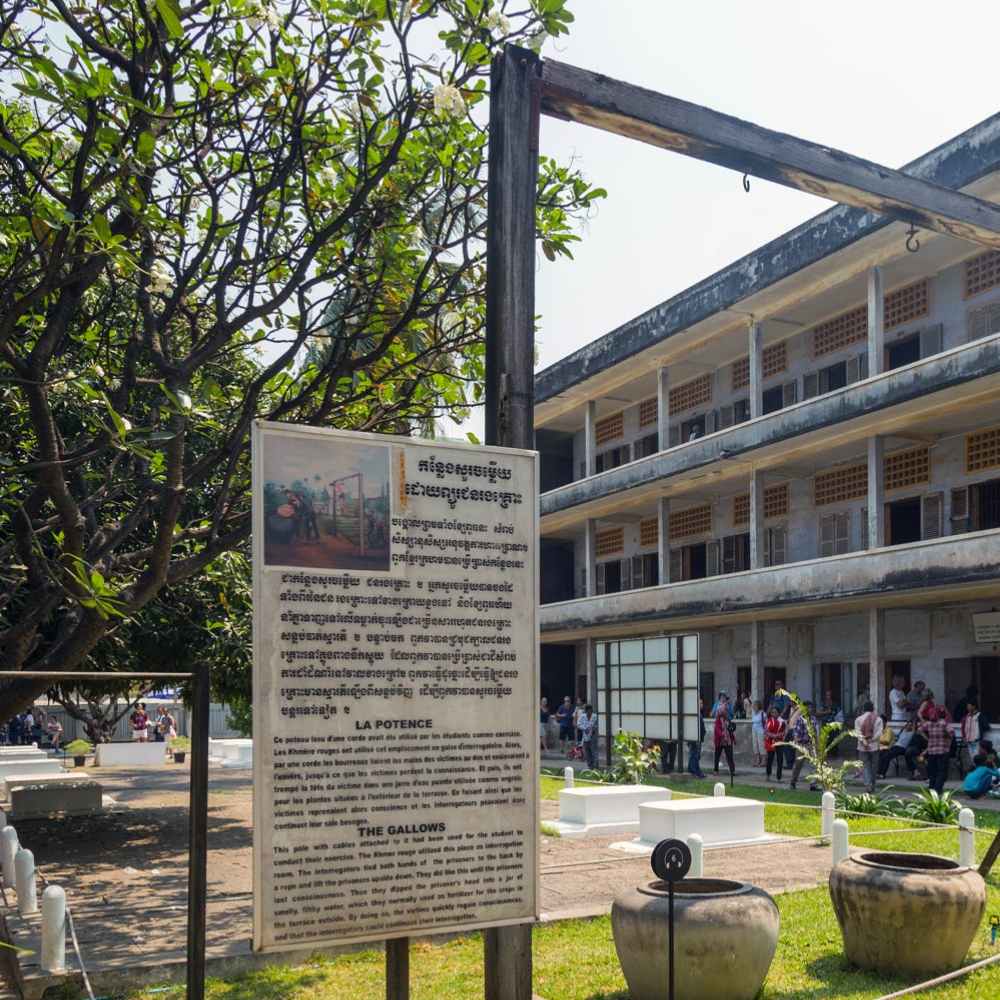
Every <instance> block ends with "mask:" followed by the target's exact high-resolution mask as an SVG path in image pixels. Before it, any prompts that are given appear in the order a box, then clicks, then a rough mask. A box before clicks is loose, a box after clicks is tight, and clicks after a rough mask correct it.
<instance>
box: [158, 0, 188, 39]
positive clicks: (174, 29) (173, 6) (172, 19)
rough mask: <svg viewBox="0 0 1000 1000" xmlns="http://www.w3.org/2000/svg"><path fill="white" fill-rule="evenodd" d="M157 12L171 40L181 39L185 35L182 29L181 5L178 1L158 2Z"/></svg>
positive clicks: (166, 0) (160, 0)
mask: <svg viewBox="0 0 1000 1000" xmlns="http://www.w3.org/2000/svg"><path fill="white" fill-rule="evenodd" d="M156 10H157V13H158V14H159V15H160V17H161V19H162V20H163V24H164V26H165V27H166V29H167V31H168V32H169V34H170V37H171V38H180V37H181V35H183V34H184V29H183V28H182V27H181V5H180V3H178V0H156Z"/></svg>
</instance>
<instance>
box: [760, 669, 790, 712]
mask: <svg viewBox="0 0 1000 1000" xmlns="http://www.w3.org/2000/svg"><path fill="white" fill-rule="evenodd" d="M775 681H778V682H779V683H780V684H781V686H782V687H783V688H786V689H787V687H788V671H787V670H786V669H785V668H784V667H764V707H765V708H768V707H769V706H770V704H771V698H772V697H774V682H775Z"/></svg>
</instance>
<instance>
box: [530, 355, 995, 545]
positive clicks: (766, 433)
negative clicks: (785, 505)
mask: <svg viewBox="0 0 1000 1000" xmlns="http://www.w3.org/2000/svg"><path fill="white" fill-rule="evenodd" d="M998 390H1000V335H995V336H990V337H987V338H984V339H982V340H977V341H975V342H973V343H969V344H963V345H961V346H959V347H955V348H951V349H949V350H947V351H944V352H942V353H940V354H935V355H933V356H931V357H928V358H925V359H923V360H920V361H916V362H913V363H911V364H908V365H905V366H904V367H901V368H897V369H894V370H892V371H889V372H885V373H882V374H880V375H876V376H874V377H872V378H868V379H865V380H864V381H861V382H856V383H853V384H851V385H848V386H845V387H844V388H842V389H838V390H836V391H834V392H830V393H828V394H826V395H823V396H819V397H816V398H814V399H809V400H805V401H803V402H801V403H796V404H794V405H792V406H789V407H787V408H785V409H782V410H778V411H776V412H774V413H769V414H766V415H764V416H761V417H757V418H755V419H753V420H750V421H747V422H745V423H740V424H736V425H735V426H733V427H729V428H726V429H725V430H722V431H717V432H715V433H713V434H709V435H707V436H706V437H703V438H698V439H696V440H694V441H689V442H687V443H686V444H682V445H678V446H676V447H674V448H670V449H667V450H666V451H660V452H657V453H655V454H653V455H650V456H648V457H646V458H642V459H639V460H637V461H633V462H630V463H628V464H627V465H622V466H619V467H618V468H615V469H611V470H609V471H607V472H603V473H600V474H598V475H594V476H590V477H587V478H586V479H580V480H577V481H575V482H572V483H567V484H566V485H564V486H560V487H558V488H556V489H552V490H549V491H548V492H545V493H543V494H542V496H541V498H540V515H541V531H542V534H543V535H545V534H551V533H554V532H558V531H560V530H564V529H565V528H567V527H570V526H572V525H573V524H578V523H579V522H580V521H582V520H584V519H587V518H601V517H602V516H605V515H607V514H611V513H614V512H615V511H617V510H620V509H622V508H623V507H627V506H630V505H631V506H635V505H637V504H641V503H642V502H643V501H644V500H651V499H652V498H654V497H656V496H660V495H664V494H665V492H666V490H665V486H666V485H667V484H666V481H667V480H669V481H670V482H669V488H670V490H671V491H674V490H679V491H683V490H685V489H691V488H697V486H698V480H704V478H705V477H706V476H707V475H711V476H712V477H713V483H714V484H715V485H718V484H721V483H723V482H725V481H726V480H727V479H728V478H732V479H739V478H745V477H746V474H747V469H748V467H749V466H750V465H751V464H752V465H753V466H755V467H756V468H758V469H765V468H768V467H771V466H775V467H777V466H781V465H783V464H787V463H788V462H789V460H790V458H792V457H803V456H808V455H809V454H810V453H814V454H819V453H822V452H823V450H824V449H827V448H829V447H830V443H831V442H832V441H835V442H837V444H838V445H843V444H846V443H848V442H851V441H861V440H863V439H864V438H866V437H870V436H873V435H886V434H892V433H903V432H905V431H906V430H907V429H910V428H912V427H915V426H917V425H926V424H927V422H928V421H931V422H934V421H936V420H938V419H939V418H941V419H945V418H947V419H950V420H953V421H954V420H956V419H960V417H957V416H956V415H961V414H963V413H964V414H965V415H967V416H968V415H970V414H972V415H974V414H977V413H979V412H980V411H981V407H982V404H983V401H984V400H987V399H990V398H992V399H993V400H995V399H996V398H997V392H998Z"/></svg>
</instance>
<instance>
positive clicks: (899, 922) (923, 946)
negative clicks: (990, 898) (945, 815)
mask: <svg viewBox="0 0 1000 1000" xmlns="http://www.w3.org/2000/svg"><path fill="white" fill-rule="evenodd" d="M830 897H831V899H832V900H833V909H834V911H835V912H836V914H837V922H838V923H839V924H840V933H841V935H842V936H843V938H844V954H845V955H846V957H847V960H848V961H849V962H851V963H852V964H853V965H857V966H859V967H861V968H862V969H872V970H875V971H876V972H881V973H884V974H885V975H892V976H906V977H909V978H914V977H922V978H927V977H928V976H931V975H934V974H936V973H940V972H949V971H951V970H952V969H957V968H958V967H959V966H960V965H961V964H962V962H963V961H964V959H965V955H966V952H968V950H969V945H970V944H971V943H972V938H973V937H974V936H975V933H976V930H977V929H978V927H979V922H980V921H981V920H982V917H983V910H984V909H985V908H986V884H985V883H984V882H983V879H982V877H981V876H980V875H979V873H978V872H976V871H974V870H973V869H971V868H964V867H962V866H961V865H959V864H958V863H957V862H955V861H952V860H950V859H949V858H941V857H938V856H937V855H934V854H908V853H904V852H895V853H888V852H884V851H883V852H871V853H868V854H857V855H854V856H852V857H850V858H847V859H845V860H844V861H841V862H840V864H838V865H837V866H836V867H835V868H834V869H833V870H832V871H831V872H830Z"/></svg>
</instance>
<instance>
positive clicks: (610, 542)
mask: <svg viewBox="0 0 1000 1000" xmlns="http://www.w3.org/2000/svg"><path fill="white" fill-rule="evenodd" d="M623 548H625V530H624V528H608V529H607V530H606V531H598V532H597V537H596V539H595V551H596V553H597V555H599V556H610V555H613V554H614V553H615V552H621V550H622V549H623Z"/></svg>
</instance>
